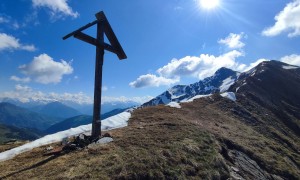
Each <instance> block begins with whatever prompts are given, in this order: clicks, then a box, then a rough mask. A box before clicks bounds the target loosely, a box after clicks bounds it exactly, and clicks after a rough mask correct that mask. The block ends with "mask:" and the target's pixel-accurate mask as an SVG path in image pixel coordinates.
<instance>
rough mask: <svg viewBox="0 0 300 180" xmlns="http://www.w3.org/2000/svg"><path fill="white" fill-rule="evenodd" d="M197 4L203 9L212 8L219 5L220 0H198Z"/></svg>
mask: <svg viewBox="0 0 300 180" xmlns="http://www.w3.org/2000/svg"><path fill="white" fill-rule="evenodd" d="M199 4H200V6H201V7H202V8H204V9H208V10H209V9H213V8H216V7H218V6H219V4H220V0H199Z"/></svg>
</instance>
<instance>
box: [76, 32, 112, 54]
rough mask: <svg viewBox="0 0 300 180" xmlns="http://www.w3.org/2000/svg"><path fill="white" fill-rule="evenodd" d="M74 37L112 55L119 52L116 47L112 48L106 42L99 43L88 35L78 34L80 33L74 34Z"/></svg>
mask: <svg viewBox="0 0 300 180" xmlns="http://www.w3.org/2000/svg"><path fill="white" fill-rule="evenodd" d="M74 37H75V38H77V39H80V40H82V41H84V42H87V43H89V44H92V45H94V46H99V47H103V48H104V49H105V50H107V51H110V52H112V53H115V54H116V53H117V50H116V49H115V48H114V47H112V46H111V45H109V44H107V43H105V42H99V41H98V40H97V39H95V38H93V37H91V36H89V35H86V34H84V33H82V32H78V33H76V34H74Z"/></svg>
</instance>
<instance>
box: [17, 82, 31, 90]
mask: <svg viewBox="0 0 300 180" xmlns="http://www.w3.org/2000/svg"><path fill="white" fill-rule="evenodd" d="M15 89H16V91H22V92H30V91H32V89H31V87H29V86H22V85H20V84H17V85H16V86H15Z"/></svg>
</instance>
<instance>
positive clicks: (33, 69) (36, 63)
mask: <svg viewBox="0 0 300 180" xmlns="http://www.w3.org/2000/svg"><path fill="white" fill-rule="evenodd" d="M19 69H20V70H21V71H22V73H24V74H25V75H28V76H30V77H32V79H33V80H35V81H36V82H38V83H42V84H49V83H59V82H61V79H62V77H63V75H66V74H71V73H72V72H73V68H72V66H71V64H70V63H68V62H66V61H64V60H61V62H56V61H54V60H53V58H52V57H50V56H48V55H47V54H41V55H39V56H37V57H34V59H33V60H32V62H31V63H29V64H27V65H26V64H24V65H22V66H20V67H19Z"/></svg>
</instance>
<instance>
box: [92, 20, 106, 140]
mask: <svg viewBox="0 0 300 180" xmlns="http://www.w3.org/2000/svg"><path fill="white" fill-rule="evenodd" d="M97 41H98V42H104V25H103V23H98V24H97ZM103 56H104V48H103V47H99V46H96V67H95V86H94V110H93V123H92V137H94V138H97V137H99V136H101V116H100V115H101V94H102V67H103Z"/></svg>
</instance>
